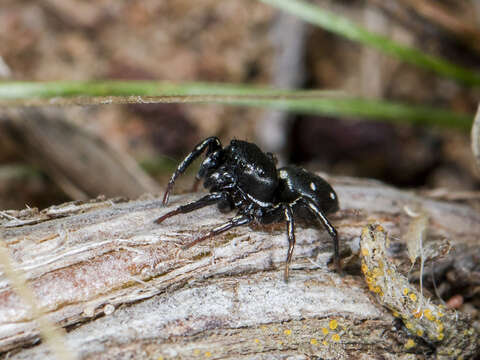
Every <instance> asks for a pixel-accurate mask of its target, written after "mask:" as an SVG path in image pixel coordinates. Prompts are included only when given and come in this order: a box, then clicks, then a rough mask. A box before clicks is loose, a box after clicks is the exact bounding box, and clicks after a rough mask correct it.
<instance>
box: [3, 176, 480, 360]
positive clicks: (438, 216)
mask: <svg viewBox="0 0 480 360" xmlns="http://www.w3.org/2000/svg"><path fill="white" fill-rule="evenodd" d="M330 180H331V182H332V184H333V186H334V187H335V189H336V191H337V193H338V196H339V199H340V206H341V210H340V211H339V212H338V213H336V214H334V215H332V216H330V219H331V220H332V222H333V223H334V225H335V226H336V227H337V229H338V232H339V235H340V240H341V249H342V251H341V252H342V253H343V254H344V255H345V254H347V253H349V252H358V249H359V241H360V235H361V230H362V228H363V227H364V226H365V225H367V224H368V223H370V222H377V223H381V224H382V225H383V227H384V228H385V229H387V230H388V231H389V234H390V239H391V240H390V241H391V249H392V254H391V255H392V257H393V258H394V259H393V260H394V261H395V262H396V263H397V264H400V266H399V268H400V269H402V264H403V269H405V268H407V266H408V265H409V263H408V260H407V259H408V257H407V254H406V250H405V244H404V243H403V242H402V240H400V237H401V234H403V233H405V231H406V227H407V225H408V223H409V221H410V220H411V219H410V218H409V217H408V215H407V214H406V213H405V212H404V210H403V207H404V206H405V205H407V206H415V207H421V208H422V209H423V210H424V211H425V212H426V213H428V215H429V218H430V225H429V233H428V241H429V242H433V243H435V242H442V243H443V242H444V241H445V239H447V240H448V241H449V242H450V243H451V245H452V246H453V247H454V248H455V249H456V250H455V251H452V252H450V254H449V255H448V256H447V258H445V259H443V260H442V261H443V262H444V263H449V264H453V263H455V261H456V259H458V258H461V257H462V256H464V254H478V252H479V250H478V248H479V247H478V236H479V235H478V234H480V214H479V213H477V212H475V210H474V209H473V208H471V207H469V206H467V205H462V204H456V203H448V202H442V201H436V200H431V199H427V198H423V197H419V196H417V195H416V194H414V193H409V192H404V191H399V190H396V189H394V188H391V187H387V186H385V185H382V184H380V183H378V182H374V181H361V180H355V179H347V178H341V179H340V178H336V179H334V178H331V179H330ZM198 197H199V194H189V195H182V196H173V197H172V199H171V202H170V205H169V206H168V208H164V207H162V206H161V201H160V200H159V199H157V198H153V197H144V198H143V199H138V200H136V201H128V202H127V201H124V200H121V199H113V200H103V199H97V200H92V201H91V202H75V203H68V204H64V205H62V206H54V207H50V208H48V209H45V210H43V211H40V212H38V211H36V210H32V209H27V210H23V211H7V212H2V213H0V226H1V228H0V231H1V233H0V237H1V239H2V241H4V242H5V244H6V245H7V246H8V249H9V251H10V256H11V258H12V261H14V262H15V263H16V264H17V267H18V269H19V270H21V271H23V272H24V274H25V275H26V277H27V278H28V281H29V284H30V286H31V288H32V289H33V291H34V293H35V295H36V297H37V301H38V305H39V306H40V307H41V308H42V310H43V311H44V312H45V313H46V316H48V318H49V319H51V320H52V321H54V322H56V323H58V324H60V325H61V326H64V327H66V329H67V330H68V333H67V334H66V335H65V341H66V344H67V347H68V348H69V349H71V351H72V352H74V353H77V354H78V355H79V357H80V358H84V359H87V358H102V359H122V358H125V359H126V358H136V359H147V358H156V359H161V358H164V359H167V358H185V359H191V358H210V359H215V358H231V359H242V358H258V359H260V358H269V359H277V358H286V357H289V356H292V357H291V358H308V357H320V358H328V359H353V358H356V359H366V358H368V359H375V358H386V359H406V358H410V357H409V356H411V354H409V353H408V352H417V353H420V354H423V353H428V352H430V353H432V351H433V352H434V348H432V346H431V345H429V344H428V343H422V342H421V341H419V342H418V345H417V347H414V348H410V349H407V347H405V344H406V342H407V338H408V337H409V336H410V335H409V334H408V332H407V331H406V329H405V328H403V327H401V326H398V324H397V325H395V322H394V317H393V316H392V314H391V313H390V311H389V310H387V309H386V308H384V307H382V305H381V304H380V303H379V302H378V301H377V300H376V298H375V297H374V296H373V295H372V294H371V293H370V292H369V290H368V286H367V284H366V283H365V280H364V278H363V275H362V274H361V272H360V261H359V260H358V259H356V258H353V260H351V261H346V260H345V264H344V265H345V269H344V272H343V273H342V274H338V273H336V272H335V271H334V269H333V267H331V268H330V267H329V266H328V263H329V261H330V260H331V257H332V244H331V239H330V238H329V236H328V234H327V233H326V232H325V231H324V230H323V229H322V228H321V227H312V226H306V225H302V224H299V225H297V232H296V234H297V244H296V247H295V251H294V256H293V262H292V264H291V271H290V281H289V282H288V283H285V282H284V280H283V266H284V261H285V257H286V252H287V239H286V235H285V225H283V224H281V225H278V226H277V225H275V226H271V227H261V226H252V227H240V228H237V229H235V230H232V231H230V232H227V233H225V234H224V235H220V236H218V237H216V238H214V239H211V240H209V241H207V242H204V243H201V244H198V245H196V246H194V247H192V248H190V249H188V250H182V249H181V244H184V243H188V242H190V241H192V239H193V238H195V237H196V236H198V234H199V233H203V232H206V231H207V230H209V229H211V228H212V227H214V226H215V225H218V224H220V223H222V222H224V221H226V220H227V219H228V217H229V216H231V214H221V213H220V212H219V211H218V210H217V209H216V208H215V207H209V208H204V209H201V210H198V211H196V212H192V213H190V214H185V215H179V216H176V217H174V218H172V219H168V220H166V221H165V222H164V223H162V224H161V225H156V224H154V223H153V221H154V219H155V218H157V217H158V216H160V215H161V214H163V213H164V212H166V211H168V209H172V208H174V207H175V206H177V205H178V204H183V203H185V202H188V201H190V200H192V199H194V198H198ZM29 314H30V312H29V309H28V308H27V307H26V306H25V305H24V303H23V302H22V299H21V298H19V297H18V296H17V295H16V293H15V291H14V289H12V287H11V286H10V283H9V280H8V279H5V278H2V279H1V280H0V350H1V351H4V352H6V353H8V354H9V355H8V356H9V358H10V359H12V358H13V359H27V358H28V359H44V358H46V356H47V354H49V349H48V347H47V346H46V345H45V344H37V342H38V340H39V332H38V330H37V328H36V324H35V321H34V319H32V318H31V316H30V315H29ZM25 345H32V346H31V347H30V348H28V349H24V348H22V346H25ZM33 345H34V346H33Z"/></svg>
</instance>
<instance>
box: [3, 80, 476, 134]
mask: <svg viewBox="0 0 480 360" xmlns="http://www.w3.org/2000/svg"><path fill="white" fill-rule="evenodd" d="M158 102H163V103H171V102H181V103H202V104H225V105H239V106H254V107H262V108H273V109H282V110H287V111H292V112H296V113H303V114H316V115H331V116H344V117H345V116H348V117H361V118H367V119H378V120H388V121H394V122H399V123H411V124H418V125H427V126H431V125H434V126H442V127H448V128H457V129H462V130H469V128H470V126H471V124H472V119H473V115H468V114H460V113H456V112H451V111H448V110H442V109H438V108H433V107H427V106H412V105H405V104H399V103H393V102H387V101H380V100H370V99H361V98H358V97H352V96H347V95H345V94H344V93H340V92H335V91H318V90H304V91H303V90H302V91H300V90H279V89H274V88H269V87H259V86H248V85H235V84H220V83H180V84H177V83H170V82H154V81H128V82H123V81H104V82H75V81H69V82H0V108H1V107H7V106H28V105H36V106H48V105H72V104H82V105H93V104H100V103H102V104H103V103H116V104H125V103H158Z"/></svg>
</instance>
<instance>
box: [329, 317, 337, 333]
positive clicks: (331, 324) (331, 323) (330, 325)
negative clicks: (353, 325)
mask: <svg viewBox="0 0 480 360" xmlns="http://www.w3.org/2000/svg"><path fill="white" fill-rule="evenodd" d="M328 326H329V327H330V329H332V330H335V329H336V328H337V326H338V322H337V320H335V319H333V320H330V323H329V324H328Z"/></svg>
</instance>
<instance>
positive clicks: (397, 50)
mask: <svg viewBox="0 0 480 360" xmlns="http://www.w3.org/2000/svg"><path fill="white" fill-rule="evenodd" d="M260 1H262V2H264V3H266V4H269V5H272V6H275V7H277V8H280V9H282V10H284V11H286V12H288V13H290V14H293V15H296V16H298V17H299V18H301V19H303V20H304V21H306V22H309V23H311V24H314V25H317V26H319V27H321V28H323V29H325V30H328V31H331V32H333V33H335V34H338V35H341V36H343V37H346V38H348V39H350V40H353V41H356V42H359V43H361V44H364V45H369V46H372V47H374V48H377V49H378V50H380V51H382V52H384V53H387V54H390V55H392V56H394V57H396V58H398V59H400V60H403V61H405V62H408V63H411V64H414V65H417V66H419V67H422V68H424V69H427V70H431V71H433V72H436V73H437V74H440V75H443V76H446V77H450V78H453V79H455V80H457V81H460V82H462V83H464V84H466V85H471V86H480V72H478V71H474V70H469V69H465V68H463V67H460V66H458V65H455V64H453V63H450V62H449V61H446V60H443V59H440V58H438V57H435V56H431V55H428V54H425V53H424V52H422V51H420V50H417V49H415V48H411V47H408V46H404V45H401V44H399V43H397V42H395V41H393V40H390V39H389V38H387V37H385V36H383V35H379V34H375V33H372V32H370V31H367V30H366V29H364V28H363V27H361V26H358V25H356V24H355V23H353V22H351V21H350V20H348V19H347V18H345V17H342V16H338V15H336V14H334V13H332V12H330V11H327V10H324V9H322V8H321V7H319V6H316V5H313V4H310V3H307V2H304V1H299V0H260Z"/></svg>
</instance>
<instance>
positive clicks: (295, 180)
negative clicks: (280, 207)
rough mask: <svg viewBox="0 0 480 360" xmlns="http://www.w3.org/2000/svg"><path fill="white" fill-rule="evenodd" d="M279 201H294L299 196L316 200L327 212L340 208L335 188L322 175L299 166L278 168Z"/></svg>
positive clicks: (277, 198)
mask: <svg viewBox="0 0 480 360" xmlns="http://www.w3.org/2000/svg"><path fill="white" fill-rule="evenodd" d="M278 177H279V185H278V190H277V195H276V201H277V202H292V201H295V200H296V199H297V198H299V197H303V198H307V199H309V200H311V201H312V202H314V203H315V204H316V205H317V206H318V207H319V208H320V209H321V210H322V211H323V212H324V213H325V214H328V213H333V212H335V211H337V210H338V208H339V206H338V197H337V194H336V193H335V191H334V190H333V188H332V187H331V186H330V184H329V183H327V182H326V181H325V180H324V179H322V178H321V177H320V176H318V175H315V174H313V173H311V172H309V171H307V170H305V169H303V168H300V167H297V166H292V165H290V166H285V167H283V168H281V169H279V170H278Z"/></svg>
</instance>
